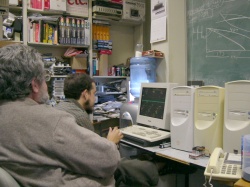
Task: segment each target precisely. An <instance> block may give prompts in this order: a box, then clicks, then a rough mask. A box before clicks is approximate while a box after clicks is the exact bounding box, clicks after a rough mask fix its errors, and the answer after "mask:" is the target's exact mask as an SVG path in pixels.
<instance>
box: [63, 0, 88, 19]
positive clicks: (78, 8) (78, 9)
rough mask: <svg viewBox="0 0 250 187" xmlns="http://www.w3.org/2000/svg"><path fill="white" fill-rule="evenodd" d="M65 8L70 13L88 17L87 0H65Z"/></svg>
mask: <svg viewBox="0 0 250 187" xmlns="http://www.w3.org/2000/svg"><path fill="white" fill-rule="evenodd" d="M66 10H67V11H66V12H67V13H69V14H71V15H76V16H82V17H88V14H89V12H88V10H89V3H88V0H67V5H66Z"/></svg>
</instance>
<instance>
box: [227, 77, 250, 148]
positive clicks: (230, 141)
mask: <svg viewBox="0 0 250 187" xmlns="http://www.w3.org/2000/svg"><path fill="white" fill-rule="evenodd" d="M224 110H225V111H224V127H223V149H224V151H226V152H229V153H233V152H234V151H235V150H237V151H238V153H240V152H241V137H242V136H243V135H246V134H250V81H249V80H239V81H232V82H227V83H225V107H224Z"/></svg>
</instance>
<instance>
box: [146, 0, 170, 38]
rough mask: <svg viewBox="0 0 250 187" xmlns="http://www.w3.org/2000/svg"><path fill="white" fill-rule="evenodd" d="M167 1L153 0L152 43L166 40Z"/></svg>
mask: <svg viewBox="0 0 250 187" xmlns="http://www.w3.org/2000/svg"><path fill="white" fill-rule="evenodd" d="M166 36H167V3H166V0H151V33H150V43H155V42H159V41H163V40H166V38H167V37H166Z"/></svg>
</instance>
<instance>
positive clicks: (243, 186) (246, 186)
mask: <svg viewBox="0 0 250 187" xmlns="http://www.w3.org/2000/svg"><path fill="white" fill-rule="evenodd" d="M234 187H250V183H249V182H247V181H245V180H244V179H239V180H238V181H237V182H236V183H235V184H234Z"/></svg>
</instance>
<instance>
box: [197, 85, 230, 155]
mask: <svg viewBox="0 0 250 187" xmlns="http://www.w3.org/2000/svg"><path fill="white" fill-rule="evenodd" d="M224 90H225V89H224V88H222V87H217V86H202V87H199V88H196V90H195V107H194V108H195V109H194V110H195V112H194V146H205V148H206V149H208V151H209V152H212V151H213V150H214V149H215V148H216V147H222V135H223V132H222V130H223V118H224Z"/></svg>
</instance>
